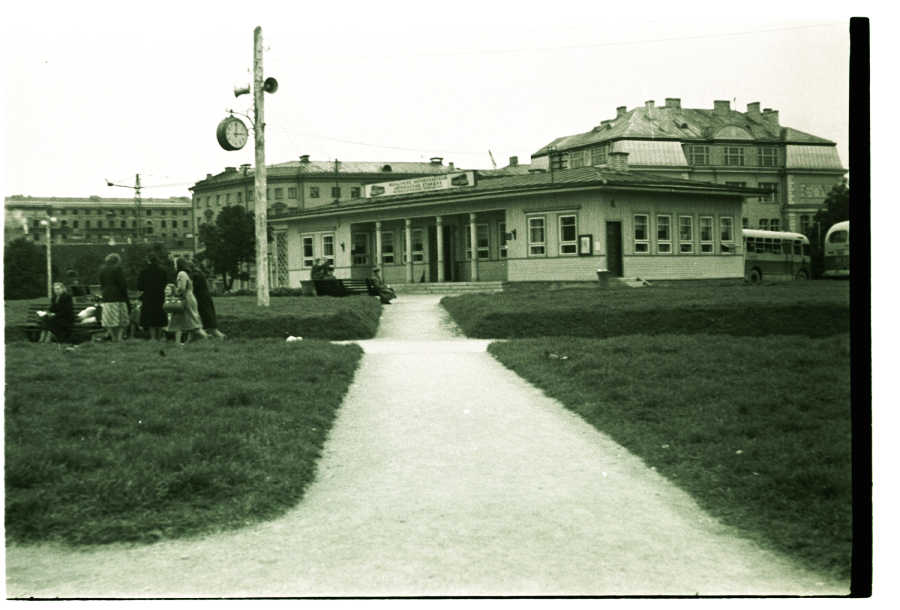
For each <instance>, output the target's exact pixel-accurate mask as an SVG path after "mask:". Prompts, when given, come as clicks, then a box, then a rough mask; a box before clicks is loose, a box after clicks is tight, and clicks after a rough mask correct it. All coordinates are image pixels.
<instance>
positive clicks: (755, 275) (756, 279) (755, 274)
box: [750, 269, 762, 284]
mask: <svg viewBox="0 0 900 610" xmlns="http://www.w3.org/2000/svg"><path fill="white" fill-rule="evenodd" d="M761 281H762V273H760V272H759V269H751V270H750V283H751V284H759V283H760V282H761Z"/></svg>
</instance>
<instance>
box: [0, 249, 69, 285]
mask: <svg viewBox="0 0 900 610" xmlns="http://www.w3.org/2000/svg"><path fill="white" fill-rule="evenodd" d="M52 273H53V275H54V276H55V277H56V276H58V274H57V267H56V265H53V269H52ZM3 281H4V286H3V298H5V299H34V298H37V297H41V296H46V295H47V251H46V248H44V247H43V246H39V245H36V244H34V243H33V242H32V241H31V240H28V239H25V238H24V237H20V238H19V239H16V240H14V241H11V242H10V243H8V244H6V248H4V251H3Z"/></svg>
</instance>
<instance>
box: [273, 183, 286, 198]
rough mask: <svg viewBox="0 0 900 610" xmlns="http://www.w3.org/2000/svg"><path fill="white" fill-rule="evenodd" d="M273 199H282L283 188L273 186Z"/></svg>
mask: <svg viewBox="0 0 900 610" xmlns="http://www.w3.org/2000/svg"><path fill="white" fill-rule="evenodd" d="M275 199H284V188H282V187H280V186H279V187H276V188H275Z"/></svg>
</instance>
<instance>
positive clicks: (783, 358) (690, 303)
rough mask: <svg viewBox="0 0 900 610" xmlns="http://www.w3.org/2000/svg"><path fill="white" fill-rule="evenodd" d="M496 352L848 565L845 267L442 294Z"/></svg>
mask: <svg viewBox="0 0 900 610" xmlns="http://www.w3.org/2000/svg"><path fill="white" fill-rule="evenodd" d="M442 303H443V304H444V306H445V307H446V308H447V309H448V310H449V311H450V313H451V315H453V316H454V318H455V319H456V320H457V322H458V323H459V324H460V325H461V326H462V327H463V328H464V329H465V330H466V332H467V334H469V335H470V336H478V337H495V338H501V337H510V338H514V339H515V338H521V339H515V340H512V341H507V342H502V343H494V344H492V345H491V346H490V352H491V353H492V354H493V355H494V356H495V357H496V358H497V359H498V360H500V362H502V363H503V364H504V365H505V366H507V367H508V368H510V369H512V370H513V371H515V372H516V373H518V374H519V375H521V376H522V377H524V378H525V379H528V380H529V381H531V382H532V383H534V384H535V385H537V386H538V387H540V388H542V389H543V390H544V391H545V392H546V393H547V394H548V395H550V396H552V397H554V398H556V399H558V400H559V401H560V402H561V403H562V404H564V405H565V406H566V407H567V408H569V409H571V410H572V411H574V412H576V413H578V414H579V415H580V416H581V417H583V418H584V419H585V420H586V421H588V422H589V423H591V424H592V425H593V426H595V427H596V428H597V429H598V430H600V431H602V432H604V433H606V434H608V435H610V436H611V437H612V438H613V439H615V440H616V442H618V443H620V444H621V445H623V446H624V447H626V448H627V449H628V450H629V451H631V452H632V453H634V454H635V455H637V456H639V457H641V458H642V459H643V460H644V461H645V462H646V463H647V464H648V465H649V466H651V467H654V468H655V469H656V470H657V471H658V472H660V473H661V474H663V475H664V476H666V477H667V478H669V480H671V481H672V482H674V483H675V484H676V485H679V486H680V487H681V488H682V489H684V490H686V491H687V492H688V493H690V494H691V495H692V496H693V497H694V498H695V499H696V500H697V502H698V503H699V504H700V505H701V506H702V507H703V508H704V509H705V510H707V511H708V512H709V513H710V514H712V515H714V516H715V517H717V518H719V519H720V520H721V521H722V522H724V523H726V524H728V525H731V526H735V527H737V528H739V529H741V530H742V531H743V532H744V533H745V535H747V536H748V537H751V538H753V539H754V540H756V541H758V542H759V543H760V544H761V545H763V546H766V547H768V548H772V549H775V550H778V551H781V552H784V553H786V554H788V555H790V556H793V557H794V558H796V559H797V560H799V561H801V562H803V563H804V564H806V565H808V566H809V567H811V568H813V569H817V570H821V571H823V572H825V573H828V574H830V575H832V576H834V577H835V578H840V579H847V578H849V573H850V552H851V540H852V523H851V516H852V496H851V418H850V414H851V411H850V409H851V400H850V340H849V334H848V331H849V306H848V303H849V289H848V285H847V283H846V282H794V283H789V284H783V285H767V286H740V285H738V286H708V287H707V286H700V287H698V286H672V287H655V286H654V287H650V288H640V289H632V290H608V291H603V290H591V289H561V290H531V291H510V292H505V293H502V294H498V295H466V296H461V297H451V298H445V299H443V300H442Z"/></svg>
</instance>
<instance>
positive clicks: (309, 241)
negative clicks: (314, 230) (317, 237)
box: [303, 235, 313, 267]
mask: <svg viewBox="0 0 900 610" xmlns="http://www.w3.org/2000/svg"><path fill="white" fill-rule="evenodd" d="M303 266H304V267H312V266H313V237H312V235H304V236H303Z"/></svg>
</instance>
